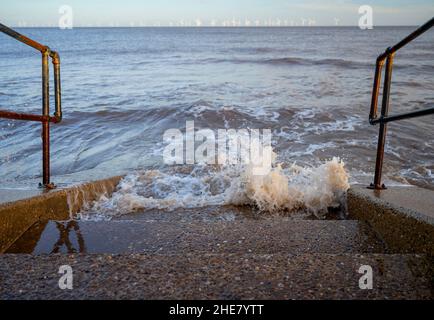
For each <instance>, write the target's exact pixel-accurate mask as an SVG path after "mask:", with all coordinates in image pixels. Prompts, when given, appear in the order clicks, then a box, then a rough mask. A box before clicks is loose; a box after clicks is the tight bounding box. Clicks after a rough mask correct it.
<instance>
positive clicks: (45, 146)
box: [0, 23, 62, 189]
mask: <svg viewBox="0 0 434 320" xmlns="http://www.w3.org/2000/svg"><path fill="white" fill-rule="evenodd" d="M0 31H1V32H3V33H5V34H7V35H8V36H10V37H12V38H14V39H16V40H18V41H20V42H22V43H24V44H26V45H28V46H30V47H32V48H34V49H36V50H38V51H39V52H41V54H42V115H34V114H27V113H16V112H11V111H5V110H0V118H6V119H14V120H27V121H39V122H41V123H42V183H41V184H40V186H42V187H45V188H48V189H52V188H55V186H54V185H53V184H52V183H50V122H52V123H59V122H61V121H62V97H61V87H60V57H59V54H58V53H57V52H56V51H52V50H51V49H50V48H49V47H47V46H44V45H42V44H40V43H38V42H36V41H34V40H32V39H30V38H27V37H26V36H23V35H22V34H20V33H18V32H16V31H15V30H12V29H11V28H9V27H7V26H5V25H3V24H1V23H0ZM49 57H51V60H52V63H53V69H54V95H55V96H54V99H55V112H54V115H53V116H50V90H49V66H48V58H49Z"/></svg>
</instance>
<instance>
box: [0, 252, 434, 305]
mask: <svg viewBox="0 0 434 320" xmlns="http://www.w3.org/2000/svg"><path fill="white" fill-rule="evenodd" d="M61 265H70V266H71V267H72V270H73V276H74V278H73V289H72V290H61V289H59V286H58V281H59V278H60V277H61V275H60V274H58V269H59V267H60V266H61ZM362 265H370V266H371V267H372V268H373V289H372V290H361V289H360V288H359V279H360V277H361V276H362V275H361V274H360V273H358V270H359V268H360V267H361V266H362ZM431 267H432V261H430V260H429V259H428V258H427V257H425V256H417V255H381V254H368V255H353V254H341V255H331V254H302V255H288V254H262V255H258V254H241V253H237V254H195V253H190V254H181V255H158V254H133V255H115V256H113V255H42V256H34V255H2V256H0V274H1V275H2V276H1V277H0V298H1V299H432V297H433V296H432V289H433V287H432V285H433V283H432V270H430V268H431Z"/></svg>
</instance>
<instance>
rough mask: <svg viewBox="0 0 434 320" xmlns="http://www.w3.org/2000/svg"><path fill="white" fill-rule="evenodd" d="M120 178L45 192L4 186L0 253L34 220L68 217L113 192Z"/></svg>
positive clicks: (1, 209)
mask: <svg viewBox="0 0 434 320" xmlns="http://www.w3.org/2000/svg"><path fill="white" fill-rule="evenodd" d="M119 180H120V177H113V178H110V179H106V180H101V181H95V182H90V183H87V184H83V185H79V186H73V187H68V188H65V189H62V188H58V189H55V190H50V191H48V192H47V191H44V190H37V189H28V190H24V189H23V190H11V189H7V191H5V190H6V189H4V190H3V192H2V194H3V202H2V203H0V253H2V252H4V251H5V250H6V249H7V248H8V247H9V246H10V245H11V244H13V243H14V242H15V241H16V240H17V239H18V238H19V237H21V235H22V234H23V233H24V232H26V230H28V229H29V228H30V227H31V226H32V225H34V224H35V223H36V222H38V221H43V220H47V219H54V220H56V219H68V218H69V217H70V216H71V215H72V214H74V213H76V212H77V211H79V210H80V209H81V208H82V206H83V204H84V203H86V202H88V201H91V200H94V199H96V198H97V197H99V196H100V195H102V194H110V193H111V192H113V190H114V189H115V187H116V185H117V184H118V182H119ZM17 198H19V200H17ZM11 199H16V200H15V201H12V200H11Z"/></svg>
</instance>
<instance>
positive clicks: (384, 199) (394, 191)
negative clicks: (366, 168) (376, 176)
mask: <svg viewBox="0 0 434 320" xmlns="http://www.w3.org/2000/svg"><path fill="white" fill-rule="evenodd" d="M352 189H354V190H357V192H358V193H361V194H363V195H365V196H367V197H369V198H370V199H375V200H377V201H378V202H380V203H382V204H383V205H385V204H386V205H387V204H388V205H390V206H394V207H396V208H399V209H401V211H402V212H403V213H406V214H407V215H409V216H413V217H415V218H418V219H422V220H425V221H427V222H428V223H431V224H433V225H434V191H433V190H428V189H423V188H418V187H410V186H409V187H392V188H389V189H387V190H381V191H375V190H370V189H367V188H366V187H363V186H352Z"/></svg>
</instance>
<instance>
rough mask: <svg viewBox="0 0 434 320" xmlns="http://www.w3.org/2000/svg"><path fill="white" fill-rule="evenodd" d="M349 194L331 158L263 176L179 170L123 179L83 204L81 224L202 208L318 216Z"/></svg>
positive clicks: (245, 171) (243, 170)
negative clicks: (113, 188) (112, 190)
mask: <svg viewBox="0 0 434 320" xmlns="http://www.w3.org/2000/svg"><path fill="white" fill-rule="evenodd" d="M348 189H349V184H348V174H347V172H346V170H345V168H344V163H343V162H342V161H340V160H339V159H337V158H334V159H332V160H330V161H328V162H325V163H323V164H322V165H320V166H318V167H313V168H303V167H300V166H297V165H295V164H293V165H291V166H289V167H288V168H286V169H283V168H282V165H281V164H275V165H274V166H273V168H272V170H271V171H270V172H269V173H268V174H267V175H261V176H258V175H254V174H253V171H252V170H251V168H250V167H249V166H224V167H203V166H195V167H188V166H179V167H173V168H172V169H171V170H169V171H167V172H164V171H163V170H145V171H136V172H134V173H130V174H128V175H127V176H126V177H125V178H124V179H123V180H122V181H121V182H120V184H119V186H118V188H117V191H116V192H115V193H114V194H113V195H112V196H111V197H110V198H107V197H105V196H103V197H102V198H101V199H99V200H98V201H96V202H94V203H92V204H89V205H88V208H87V209H86V210H85V211H84V212H82V213H81V214H80V217H81V219H85V220H99V219H111V218H112V217H114V216H117V215H124V214H129V213H133V212H139V211H144V210H146V209H164V210H168V211H172V210H176V209H180V208H200V207H207V206H224V205H236V206H253V207H256V208H257V209H258V210H260V211H261V212H263V213H267V212H268V213H270V212H277V211H285V212H296V211H301V210H306V211H308V212H311V213H314V214H317V215H321V214H323V213H325V212H326V211H327V209H328V208H330V207H339V206H341V205H344V195H345V193H346V191H347V190H348Z"/></svg>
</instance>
